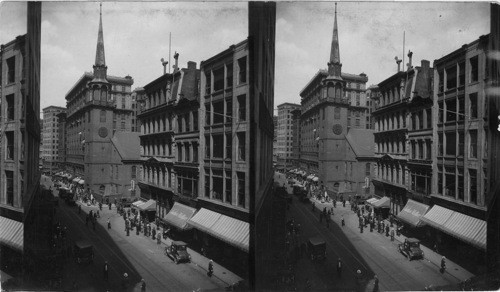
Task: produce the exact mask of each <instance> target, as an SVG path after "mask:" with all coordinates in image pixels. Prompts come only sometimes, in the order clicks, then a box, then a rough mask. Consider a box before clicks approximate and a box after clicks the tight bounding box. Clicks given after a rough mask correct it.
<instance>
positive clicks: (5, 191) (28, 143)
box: [0, 2, 51, 276]
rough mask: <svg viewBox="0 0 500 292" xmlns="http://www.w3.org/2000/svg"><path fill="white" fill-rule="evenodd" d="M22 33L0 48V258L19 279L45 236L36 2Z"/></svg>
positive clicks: (30, 7)
mask: <svg viewBox="0 0 500 292" xmlns="http://www.w3.org/2000/svg"><path fill="white" fill-rule="evenodd" d="M27 10H28V11H27V33H26V34H25V35H22V36H18V37H17V38H16V39H15V40H13V41H11V42H9V43H7V44H4V45H1V46H0V100H1V101H0V105H1V108H0V140H1V142H0V145H1V147H2V148H1V150H0V182H1V183H0V226H2V227H1V228H2V232H1V234H0V258H1V259H2V271H3V272H6V273H9V274H11V275H13V276H19V275H20V274H21V273H22V271H23V268H24V266H26V264H27V262H28V261H30V260H32V259H33V256H32V255H33V253H36V252H37V251H39V250H40V248H41V246H42V245H43V244H44V242H48V241H49V238H48V237H47V236H45V234H43V232H40V230H43V228H44V226H45V225H47V226H50V224H51V223H50V221H48V220H47V217H44V216H41V214H40V212H39V210H40V205H41V196H40V171H39V158H40V157H39V153H40V142H41V139H40V134H41V126H40V38H41V37H40V35H41V10H42V9H41V3H40V2H38V3H35V2H29V3H28V5H27Z"/></svg>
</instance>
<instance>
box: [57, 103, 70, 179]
mask: <svg viewBox="0 0 500 292" xmlns="http://www.w3.org/2000/svg"><path fill="white" fill-rule="evenodd" d="M56 117H57V137H58V139H59V140H58V141H59V143H58V145H57V168H58V169H65V167H66V142H67V141H66V111H63V112H60V113H58V114H57V115H56Z"/></svg>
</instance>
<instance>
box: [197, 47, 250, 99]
mask: <svg viewBox="0 0 500 292" xmlns="http://www.w3.org/2000/svg"><path fill="white" fill-rule="evenodd" d="M237 65H238V68H237V70H238V72H237V74H238V75H237V79H236V82H237V84H238V85H239V84H244V83H246V82H247V57H246V56H245V57H241V58H240V59H238V60H237ZM204 74H205V80H206V83H205V95H210V94H211V93H213V92H217V91H220V90H223V89H225V88H226V89H227V88H231V87H233V64H232V63H230V64H226V65H224V66H222V67H220V68H217V69H214V70H210V71H205V72H204Z"/></svg>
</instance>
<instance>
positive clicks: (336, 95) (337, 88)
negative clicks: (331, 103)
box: [335, 84, 342, 98]
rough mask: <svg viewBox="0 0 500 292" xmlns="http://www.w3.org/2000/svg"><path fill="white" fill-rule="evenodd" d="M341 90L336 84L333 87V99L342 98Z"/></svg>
mask: <svg viewBox="0 0 500 292" xmlns="http://www.w3.org/2000/svg"><path fill="white" fill-rule="evenodd" d="M341 94H342V88H341V87H340V84H337V85H336V86H335V98H342V95H341Z"/></svg>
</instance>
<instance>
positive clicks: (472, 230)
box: [422, 205, 486, 250]
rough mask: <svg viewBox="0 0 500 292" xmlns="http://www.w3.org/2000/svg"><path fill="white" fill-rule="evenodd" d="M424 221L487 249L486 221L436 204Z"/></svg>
mask: <svg viewBox="0 0 500 292" xmlns="http://www.w3.org/2000/svg"><path fill="white" fill-rule="evenodd" d="M422 221H424V222H425V223H427V224H429V225H431V226H432V227H434V228H436V229H439V230H441V231H443V232H444V233H447V234H449V235H451V236H453V237H455V238H458V239H460V240H463V241H465V242H467V243H469V244H471V245H473V246H475V247H477V248H479V249H482V250H486V221H484V220H481V219H477V218H474V217H471V216H468V215H465V214H462V213H459V212H455V211H452V210H450V209H447V208H444V207H441V206H438V205H434V206H433V207H432V208H431V210H430V211H429V212H427V214H425V215H424V216H423V217H422Z"/></svg>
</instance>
